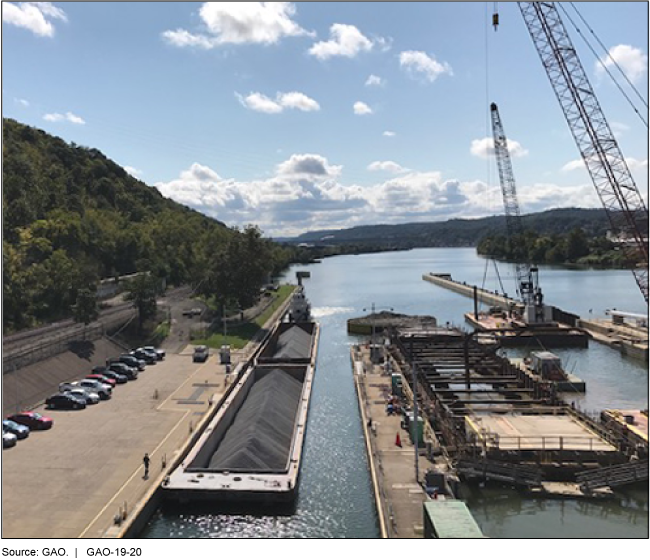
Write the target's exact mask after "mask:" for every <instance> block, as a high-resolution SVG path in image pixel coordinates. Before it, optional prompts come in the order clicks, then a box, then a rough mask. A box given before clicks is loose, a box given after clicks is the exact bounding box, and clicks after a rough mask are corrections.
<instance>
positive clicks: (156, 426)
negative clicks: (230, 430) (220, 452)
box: [2, 349, 225, 538]
mask: <svg viewBox="0 0 650 560" xmlns="http://www.w3.org/2000/svg"><path fill="white" fill-rule="evenodd" d="M224 381H225V366H222V365H220V364H219V360H218V356H216V355H211V356H210V358H209V359H208V360H207V361H206V362H205V363H200V364H199V363H194V362H193V361H192V356H191V349H188V350H186V351H184V352H183V353H182V354H171V355H170V354H168V355H167V358H166V359H165V360H164V361H161V362H158V363H157V364H155V365H149V366H147V367H146V369H145V371H143V372H141V374H140V377H139V379H138V380H136V381H129V382H128V383H126V384H124V385H119V386H117V387H116V388H115V389H114V390H113V398H112V399H110V400H108V401H102V402H100V403H99V404H95V405H91V406H88V407H87V408H86V409H85V410H73V411H67V410H66V411H64V410H46V409H44V408H43V407H39V408H37V409H36V410H37V411H38V412H41V413H43V414H44V415H46V416H49V417H51V418H53V419H54V427H53V428H52V429H51V430H47V431H42V432H41V431H32V433H31V434H30V435H29V437H28V438H27V439H25V440H22V441H20V442H18V444H17V445H16V446H15V447H13V448H11V449H6V450H3V453H2V510H3V519H2V521H3V523H2V537H3V538H27V537H28V538H38V537H40V538H47V537H54V538H76V537H88V538H98V537H102V536H105V534H106V531H107V529H110V528H111V526H112V524H113V518H114V516H115V515H117V514H118V513H119V511H120V508H124V507H126V509H127V511H132V509H133V508H134V506H135V505H136V504H137V502H138V501H139V500H141V499H142V498H143V496H145V494H146V493H147V492H148V491H149V490H150V489H151V488H152V487H153V485H154V484H156V481H157V479H158V478H159V476H160V474H161V472H162V467H161V465H162V462H163V460H164V459H166V460H167V462H168V463H169V462H171V459H172V458H173V457H174V455H175V453H177V452H178V450H179V448H180V447H181V446H182V444H183V443H184V442H185V441H186V440H187V438H188V436H189V435H190V430H191V429H193V428H194V427H195V426H196V425H197V424H198V422H199V420H200V419H201V418H202V417H203V415H204V414H205V413H206V412H207V410H208V407H209V405H210V401H211V399H210V397H211V396H212V397H213V399H214V401H217V400H218V397H219V396H220V395H221V394H223V391H224ZM145 452H147V453H149V456H150V457H151V466H150V477H149V479H148V480H144V479H143V474H144V470H143V465H142V457H143V456H144V454H145Z"/></svg>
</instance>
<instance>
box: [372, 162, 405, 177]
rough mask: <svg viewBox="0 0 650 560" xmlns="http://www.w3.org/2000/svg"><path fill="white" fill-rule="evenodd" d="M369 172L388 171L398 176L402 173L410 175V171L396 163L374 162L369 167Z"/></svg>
mask: <svg viewBox="0 0 650 560" xmlns="http://www.w3.org/2000/svg"><path fill="white" fill-rule="evenodd" d="M368 171H388V172H389V173H394V174H395V175H398V174H400V173H408V172H409V171H410V169H407V168H405V167H402V166H401V165H400V164H399V163H395V162H394V161H373V162H372V163H371V164H370V165H368Z"/></svg>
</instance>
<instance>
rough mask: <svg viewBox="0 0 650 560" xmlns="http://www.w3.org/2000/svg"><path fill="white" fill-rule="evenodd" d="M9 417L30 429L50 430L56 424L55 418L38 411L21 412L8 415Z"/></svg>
mask: <svg viewBox="0 0 650 560" xmlns="http://www.w3.org/2000/svg"><path fill="white" fill-rule="evenodd" d="M7 419H8V420H13V421H14V422H18V424H22V425H23V426H27V427H28V428H29V429H30V430H49V429H50V428H51V427H52V425H53V424H54V420H52V419H51V418H48V417H47V416H43V415H42V414H39V413H38V412H19V413H17V414H13V415H11V416H8V417H7Z"/></svg>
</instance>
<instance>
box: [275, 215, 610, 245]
mask: <svg viewBox="0 0 650 560" xmlns="http://www.w3.org/2000/svg"><path fill="white" fill-rule="evenodd" d="M521 219H522V224H523V227H524V229H530V230H532V231H537V232H539V233H540V234H543V235H567V234H568V233H569V232H570V231H571V229H573V228H575V227H580V228H582V229H583V230H584V231H585V233H586V234H587V235H588V236H589V237H592V236H602V235H605V233H606V232H607V229H608V228H609V223H608V220H607V215H606V213H605V211H604V210H602V209H584V208H558V209H554V210H547V211H545V212H538V213H535V214H527V215H525V216H522V218H521ZM494 234H503V235H505V234H506V220H505V216H489V217H487V218H477V219H471V220H460V219H454V220H447V221H444V222H422V223H411V224H384V225H373V226H357V227H354V228H350V229H342V230H321V231H313V232H308V233H304V234H302V235H300V236H298V237H296V238H293V239H286V240H284V241H286V242H288V243H291V244H294V245H300V244H310V245H316V246H330V247H332V246H339V245H346V246H349V247H352V248H354V247H356V248H359V249H362V250H364V251H366V250H373V249H377V250H402V249H413V248H415V247H476V246H477V244H478V243H479V242H480V241H481V239H483V238H484V237H485V236H487V235H494Z"/></svg>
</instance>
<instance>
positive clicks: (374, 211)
mask: <svg viewBox="0 0 650 560" xmlns="http://www.w3.org/2000/svg"><path fill="white" fill-rule="evenodd" d="M378 163H380V164H381V163H382V162H378ZM384 163H386V162H384ZM640 163H643V162H640ZM645 165H647V162H645ZM156 187H157V188H158V189H159V190H160V192H161V193H162V194H163V195H165V196H169V197H171V198H173V199H174V200H176V201H178V202H180V203H182V204H186V205H188V206H190V207H192V208H195V209H196V210H199V211H200V212H203V213H204V214H207V215H209V216H212V217H215V218H217V219H219V220H222V221H224V222H225V223H227V224H230V225H245V224H247V223H256V224H259V226H260V227H261V228H262V230H263V231H264V232H265V233H266V234H269V235H276V236H277V235H294V234H297V233H300V232H303V231H307V230H315V229H335V228H344V227H351V226H353V225H360V224H376V223H407V222H416V221H420V222H422V221H440V220H448V219H452V218H468V217H475V218H479V217H483V216H488V215H493V214H494V213H495V209H494V206H493V204H492V203H491V202H490V200H494V199H495V198H500V196H501V195H500V189H499V187H498V186H491V187H487V186H486V185H485V184H484V183H483V182H482V181H466V182H460V181H458V180H456V179H445V178H443V176H442V174H441V173H440V172H439V171H427V172H417V171H410V172H406V170H405V174H404V175H401V176H398V177H392V178H390V179H389V180H387V181H384V182H378V183H373V184H370V185H367V186H360V185H357V184H346V183H345V182H344V181H343V180H342V167H341V166H337V165H333V164H331V163H329V161H328V160H327V158H325V157H324V156H322V155H319V154H294V155H292V156H291V157H290V158H288V159H287V160H285V161H283V162H281V163H279V164H278V165H277V166H276V167H275V168H274V170H273V171H272V173H271V176H270V177H269V178H267V179H264V180H255V181H250V182H243V181H237V180H235V179H225V178H222V177H221V176H220V175H219V174H218V173H217V172H216V171H214V170H213V169H210V168H209V167H207V166H204V165H201V164H199V163H194V164H192V165H191V166H190V168H189V169H187V170H184V171H182V172H181V173H180V176H179V177H178V178H177V179H174V180H172V181H169V182H160V183H157V184H156ZM488 190H491V191H493V194H492V195H491V196H489V197H488V196H486V194H488V193H487V191H488ZM517 192H518V197H519V200H520V204H521V207H522V211H523V212H525V213H530V212H538V211H542V210H547V209H550V208H563V207H581V208H587V207H592V208H598V207H600V203H599V200H598V197H597V195H596V192H595V189H594V188H593V186H592V185H591V184H590V182H585V183H584V184H578V185H573V186H571V185H569V186H566V185H565V186H558V185H554V184H547V183H538V184H534V185H525V184H524V185H519V186H518V189H517ZM496 212H497V213H502V211H501V208H499V209H498V210H497V211H496Z"/></svg>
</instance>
